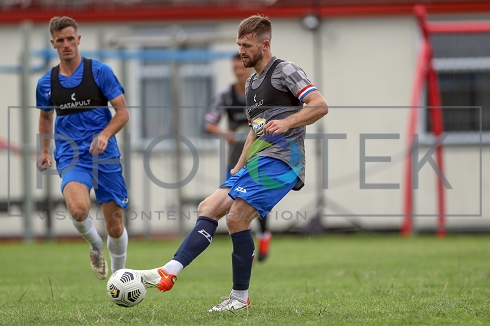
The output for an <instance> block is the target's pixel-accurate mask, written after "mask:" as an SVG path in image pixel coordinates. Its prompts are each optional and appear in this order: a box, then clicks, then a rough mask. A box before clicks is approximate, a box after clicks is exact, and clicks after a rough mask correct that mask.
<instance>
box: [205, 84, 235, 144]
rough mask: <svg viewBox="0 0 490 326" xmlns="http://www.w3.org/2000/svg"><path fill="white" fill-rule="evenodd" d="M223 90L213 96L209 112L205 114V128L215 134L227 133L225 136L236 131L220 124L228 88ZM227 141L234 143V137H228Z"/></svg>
mask: <svg viewBox="0 0 490 326" xmlns="http://www.w3.org/2000/svg"><path fill="white" fill-rule="evenodd" d="M228 89H229V88H228ZM228 89H226V90H224V91H221V92H220V93H219V94H217V95H216V96H214V97H213V99H212V100H211V104H210V106H209V110H208V112H206V115H205V116H204V120H205V122H204V128H205V130H206V132H207V133H210V134H215V135H225V136H233V135H234V132H233V131H232V130H223V129H221V128H220V127H219V126H218V123H219V121H220V120H221V116H222V115H223V113H224V106H225V97H226V92H227V90H228ZM226 141H227V142H228V143H230V144H231V143H234V142H235V138H234V137H226Z"/></svg>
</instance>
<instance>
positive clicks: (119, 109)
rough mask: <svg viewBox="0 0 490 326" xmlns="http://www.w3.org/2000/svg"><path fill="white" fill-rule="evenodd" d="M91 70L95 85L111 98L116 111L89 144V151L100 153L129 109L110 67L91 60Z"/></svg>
mask: <svg viewBox="0 0 490 326" xmlns="http://www.w3.org/2000/svg"><path fill="white" fill-rule="evenodd" d="M92 72H93V74H94V79H95V82H96V84H97V86H98V87H99V88H100V90H101V91H102V93H103V94H104V96H105V97H106V98H108V99H111V100H109V102H110V103H111V105H112V107H113V108H114V110H115V111H116V113H115V114H114V116H113V117H112V119H111V121H109V123H108V124H107V126H106V127H105V128H104V130H102V131H101V132H100V134H99V135H97V137H95V138H94V140H93V142H92V144H91V145H90V149H89V151H90V153H93V152H94V151H95V150H97V153H98V154H101V153H103V152H104V151H105V150H106V148H107V145H108V143H109V139H110V138H111V137H112V136H115V135H116V134H117V133H118V132H119V131H120V130H121V129H122V128H123V127H124V125H125V124H126V123H127V122H128V121H129V110H128V108H127V104H126V99H125V97H124V88H123V87H122V85H121V83H120V82H119V80H118V79H117V77H116V75H115V74H114V71H113V70H112V68H111V67H109V66H108V65H107V64H105V63H102V62H99V61H96V60H93V61H92Z"/></svg>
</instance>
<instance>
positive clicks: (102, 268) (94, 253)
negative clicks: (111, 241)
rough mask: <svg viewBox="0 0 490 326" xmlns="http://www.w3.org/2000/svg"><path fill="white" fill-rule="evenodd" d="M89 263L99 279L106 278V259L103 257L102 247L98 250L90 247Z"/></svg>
mask: <svg viewBox="0 0 490 326" xmlns="http://www.w3.org/2000/svg"><path fill="white" fill-rule="evenodd" d="M90 265H91V266H92V270H93V271H94V274H95V276H96V277H97V278H98V279H99V280H105V279H106V278H107V261H106V260H105V257H104V248H102V249H99V250H97V249H92V248H91V249H90Z"/></svg>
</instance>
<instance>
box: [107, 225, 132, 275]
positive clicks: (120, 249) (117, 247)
mask: <svg viewBox="0 0 490 326" xmlns="http://www.w3.org/2000/svg"><path fill="white" fill-rule="evenodd" d="M107 249H108V250H109V255H110V256H111V271H112V273H113V274H114V272H116V271H117V270H119V269H122V268H124V267H125V265H126V252H127V249H128V232H126V228H124V231H123V234H122V235H121V236H120V237H119V238H113V237H111V236H109V235H108V236H107Z"/></svg>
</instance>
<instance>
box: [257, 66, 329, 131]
mask: <svg viewBox="0 0 490 326" xmlns="http://www.w3.org/2000/svg"><path fill="white" fill-rule="evenodd" d="M276 69H279V72H280V75H281V76H280V77H278V78H277V80H281V81H282V83H283V85H284V86H285V87H286V88H287V89H289V91H290V92H292V93H293V94H297V95H296V96H297V97H298V99H300V100H301V101H302V102H303V103H305V104H306V106H305V107H303V108H302V109H301V110H299V111H298V112H296V113H295V114H292V115H290V116H288V117H287V118H285V119H282V120H271V121H269V122H267V123H266V125H265V126H264V134H274V133H276V134H278V133H285V132H287V131H288V130H289V129H292V128H298V127H303V126H307V125H310V124H312V123H314V122H315V121H317V120H319V119H320V118H321V117H323V116H324V115H326V114H327V113H328V106H327V102H326V101H325V99H324V98H323V95H322V94H321V93H320V91H318V90H317V89H316V87H315V86H314V85H313V84H312V83H311V82H310V81H309V79H308V77H306V74H305V73H304V71H303V70H302V69H301V68H300V67H298V66H297V65H295V64H294V63H292V62H289V63H284V64H283V63H281V64H279V65H278V66H277V67H276ZM275 73H276V72H274V74H275ZM273 76H274V75H273ZM305 93H306V95H302V94H305Z"/></svg>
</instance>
